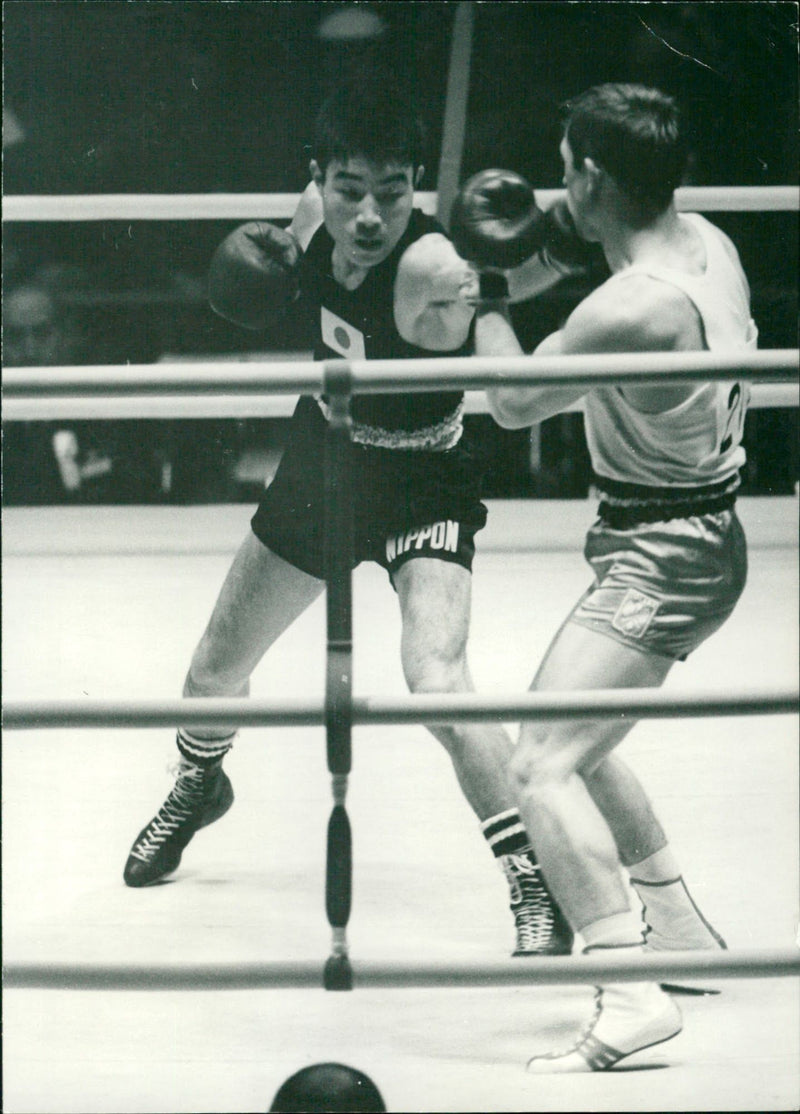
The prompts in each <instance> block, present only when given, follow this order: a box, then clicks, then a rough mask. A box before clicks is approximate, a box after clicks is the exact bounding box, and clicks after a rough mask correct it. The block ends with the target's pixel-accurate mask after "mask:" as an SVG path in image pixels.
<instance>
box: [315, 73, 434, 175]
mask: <svg viewBox="0 0 800 1114" xmlns="http://www.w3.org/2000/svg"><path fill="white" fill-rule="evenodd" d="M424 143H425V130H424V126H423V124H422V120H421V119H420V116H419V114H418V112H417V108H416V105H415V103H414V101H413V93H412V91H410V90H408V89H407V88H405V87H403V86H398V84H397V83H396V81H394V80H392V78H390V77H386V76H382V75H379V74H370V75H362V76H361V77H359V78H358V79H357V80H353V81H351V82H349V83H347V84H345V85H342V86H340V87H339V88H338V89H337V90H336V91H335V92H334V93H333V94H332V95H331V96H330V97H328V99H327V100H326V101H325V102H324V104H323V105H322V108H321V109H320V111H319V114H318V116H317V119H316V123H315V125H314V139H313V149H312V152H311V153H312V156H313V158H315V159H316V161H317V162H318V163H319V166H320V169H321V170H322V171H323V172H324V171H325V169H326V167H327V165H328V163H329V162H330V161H331V159H340V160H342V161H345V160H347V159H348V158H354V157H356V156H359V155H360V156H361V157H362V158H366V159H369V160H370V161H371V162H375V163H379V164H386V163H397V164H398V165H399V166H412V167H413V168H414V169H415V170H416V168H417V167H418V166H420V165H421V164H422V162H423V147H424Z"/></svg>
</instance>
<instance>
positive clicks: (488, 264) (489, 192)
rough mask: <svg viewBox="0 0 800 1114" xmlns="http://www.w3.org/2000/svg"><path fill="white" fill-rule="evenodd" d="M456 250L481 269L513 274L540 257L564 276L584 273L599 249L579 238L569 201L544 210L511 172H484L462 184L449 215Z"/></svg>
mask: <svg viewBox="0 0 800 1114" xmlns="http://www.w3.org/2000/svg"><path fill="white" fill-rule="evenodd" d="M450 236H451V238H452V240H453V243H454V245H455V248H456V251H457V252H458V253H459V255H460V256H461V257H462V258H463V259H468V260H469V261H470V262H471V263H474V264H475V265H476V266H477V267H478V268H480V269H490V270H496V271H497V270H500V271H506V270H513V269H514V268H515V267H519V266H520V265H521V264H522V263H524V262H525V261H526V260H527V259H530V258H531V257H532V256H534V255H539V256H540V258H541V259H542V260H543V261H544V262H545V263H549V264H550V265H552V267H553V268H554V269H555V270H557V271H560V272H562V273H569V272H572V271H576V270H582V269H583V268H585V267H587V266H589V265H590V264H591V263H592V262H594V261H595V260H596V259H597V256H598V252H599V249H598V248H597V247H596V246H595V245H593V244H589V243H587V242H586V241H585V240H584V239H582V237H581V236H580V235H579V234H578V231H577V229H576V228H575V224H574V221H573V220H572V216H571V214H570V212H569V209H568V207H567V203H566V201H557V202H556V203H555V204H554V205H553V206H552V208H550V209H548V210H547V211H545V212H543V211H542V210H541V209H540V208H539V206H538V205H537V204H536V198H535V196H534V192H533V188H532V186H531V185H530V184H529V183H528V182H527V181H526V180H525V179H524V178H523V177H522V175H520V174H517V173H516V172H515V171H513V170H482V171H481V172H480V173H479V174H475V175H473V177H472V178H470V179H469V180H468V181H467V182H465V184H464V185H463V186H462V188H461V190H460V191H459V193H458V196H457V197H456V199H455V201H454V202H453V208H452V211H451V215H450Z"/></svg>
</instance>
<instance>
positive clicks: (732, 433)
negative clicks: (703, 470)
mask: <svg viewBox="0 0 800 1114" xmlns="http://www.w3.org/2000/svg"><path fill="white" fill-rule="evenodd" d="M744 398H745V393H744V390H743V389H742V384H741V383H734V384H733V386H732V387H731V389H730V391H729V393H728V416H727V418H726V419H725V429H724V430H723V432H722V440H721V441H720V443H719V451H720V453H726V452H727V451H728V449H729V448H730V447H731V445H733V444H737V445H738V444H739V442H740V441H741V439H742V430H743V428H744Z"/></svg>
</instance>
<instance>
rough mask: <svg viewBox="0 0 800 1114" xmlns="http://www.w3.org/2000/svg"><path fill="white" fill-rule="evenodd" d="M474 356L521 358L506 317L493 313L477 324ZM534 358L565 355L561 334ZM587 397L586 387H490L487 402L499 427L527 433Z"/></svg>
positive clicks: (542, 346)
mask: <svg viewBox="0 0 800 1114" xmlns="http://www.w3.org/2000/svg"><path fill="white" fill-rule="evenodd" d="M475 352H476V354H477V355H480V356H519V355H521V354H522V348H521V347H520V343H519V341H518V340H517V337H516V334H515V333H514V330H513V328H512V326H511V322H510V320H509V319H508V317H507V315H505V314H504V313H502V312H498V311H495V310H492V311H491V312H489V313H486V314H481V315H480V316H479V317H478V319H477V320H476V322H475ZM535 354H536V355H537V356H560V355H563V354H564V351H563V347H562V333H561V331H559V332H557V333H551V334H550V336H548V337H545V339H544V340H543V341H542V342H541V344H540V345H539V346H538V347H537V349H536V353H535ZM585 394H586V388H585V387H490V388H489V389H488V390H487V392H486V398H487V401H488V403H489V410H490V411H491V414H492V417H493V418H494V420H495V421H496V422H497V423H498V425H501V426H503V427H504V428H505V429H524V428H525V427H526V426H530V425H534V424H536V423H537V422H543V421H544V420H545V419H546V418H551V417H552V416H553V415H554V414H559V413H561V411H562V410H566V409H567V407H569V406H571V405H572V403H573V402H577V401H578V399H579V398H583V396H584V395H585Z"/></svg>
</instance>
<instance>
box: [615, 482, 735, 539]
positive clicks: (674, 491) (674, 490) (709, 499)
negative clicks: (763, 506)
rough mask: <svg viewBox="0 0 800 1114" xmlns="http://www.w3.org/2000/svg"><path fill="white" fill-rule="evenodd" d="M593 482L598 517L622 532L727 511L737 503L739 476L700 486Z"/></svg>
mask: <svg viewBox="0 0 800 1114" xmlns="http://www.w3.org/2000/svg"><path fill="white" fill-rule="evenodd" d="M594 481H595V486H596V487H597V489H598V493H599V495H600V499H601V502H600V508H599V512H598V513H599V514H600V517H601V518H603V519H604V520H605V521H606V522H607V523H608V525H609V526H611V528H612V529H616V530H625V529H628V528H629V527H631V526H636V525H637V524H639V523H643V522H668V521H669V520H670V519H673V518H690V517H691V516H692V515H701V514H715V513H716V512H717V511H723V510H729V509H730V508H731V507H733V505H734V503H735V501H736V491H737V489H738V488H739V486H740V484H741V475H740V473H739V472H738V471H737V472H734V473H733V474H732V475H731V476H728V477H726V478H725V479H724V480H720V481H719V482H718V483H714V484H704V485H702V486H700V487H677V486H675V487H650V486H648V485H645V484H629V483H623V482H621V481H619V480H611V479H608V478H607V477H606V476H597V475H596V476H595V477H594Z"/></svg>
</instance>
